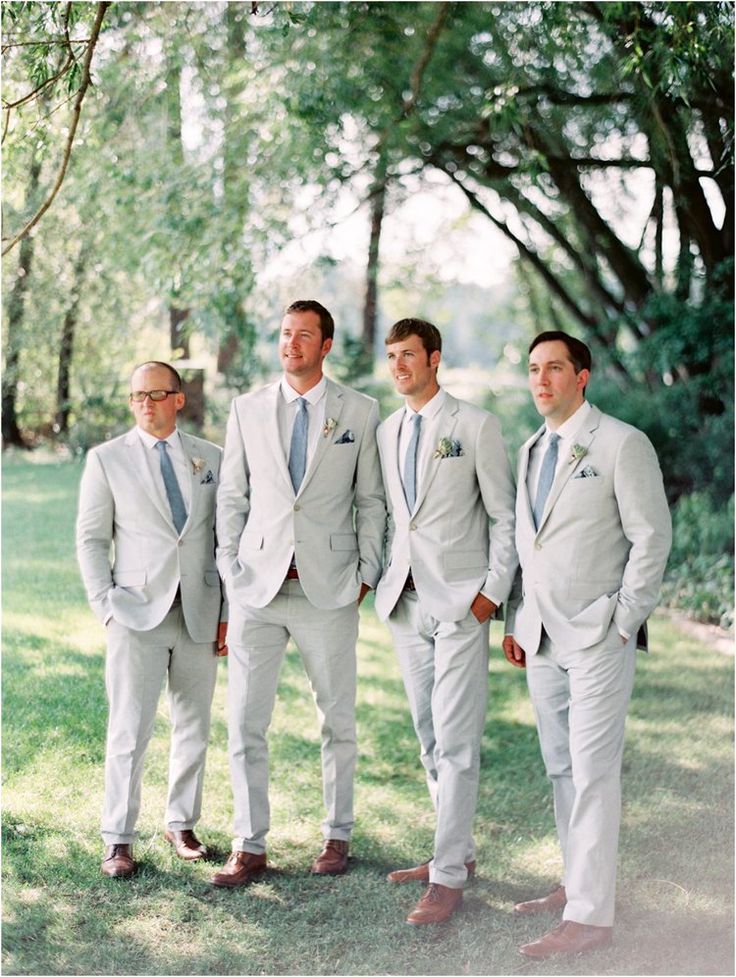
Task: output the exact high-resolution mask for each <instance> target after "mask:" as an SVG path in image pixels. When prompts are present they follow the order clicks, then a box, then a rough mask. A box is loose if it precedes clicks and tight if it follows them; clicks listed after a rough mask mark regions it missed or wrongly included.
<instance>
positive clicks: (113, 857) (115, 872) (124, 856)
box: [100, 845, 138, 879]
mask: <svg viewBox="0 0 736 977" xmlns="http://www.w3.org/2000/svg"><path fill="white" fill-rule="evenodd" d="M137 868H138V866H137V865H136V863H135V862H134V861H133V846H132V845H108V846H107V847H106V848H105V857H104V858H103V859H102V864H101V865H100V869H101V870H102V874H103V875H107V876H108V877H109V878H111V879H129V878H130V877H131V875H134V874H135V871H136V869H137Z"/></svg>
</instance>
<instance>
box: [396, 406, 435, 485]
mask: <svg viewBox="0 0 736 977" xmlns="http://www.w3.org/2000/svg"><path fill="white" fill-rule="evenodd" d="M446 397H447V394H446V393H445V391H444V390H443V389H442V388H441V387H440V389H439V390H438V391H437V393H436V394H435V395H434V397H432V399H431V400H428V401H427V403H426V404H425V405H424V407H422V409H421V410H419V411H415V410H412V408H411V407H409V405H408V404H407V405H406V407H405V408H404V416H403V417H402V419H401V429H400V431H399V444H398V452H399V473H400V475H401V483H402V485H403V483H404V467H405V465H406V453H407V451H408V450H409V442H410V441H411V436H412V432H413V430H414V423H413V421H414V418H415V417H416V415H417V414H421V415H422V426H421V428H420V429H419V444H418V445H417V467H416V472H417V498H419V494H420V492H421V490H422V476H423V475H424V473H425V471H426V470H427V464H428V462H429V458H430V456H431V455H432V454H434V452H435V450H436V448H437V445H438V443H439V440H440V437H441V436H442V435H441V434H440V433H439V423H440V412H441V410H442V408H443V407H444V406H445V399H446ZM404 488H406V486H404Z"/></svg>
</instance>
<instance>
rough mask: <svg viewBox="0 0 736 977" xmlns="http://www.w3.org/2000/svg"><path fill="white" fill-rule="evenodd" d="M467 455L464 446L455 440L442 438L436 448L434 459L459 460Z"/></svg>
mask: <svg viewBox="0 0 736 977" xmlns="http://www.w3.org/2000/svg"><path fill="white" fill-rule="evenodd" d="M462 454H465V452H464V451H463V446H462V445H461V444H460V442H459V441H456V440H455V438H440V441H439V444H438V445H437V447H436V448H435V452H434V455H433V456H432V457H433V458H459V457H460V455H462Z"/></svg>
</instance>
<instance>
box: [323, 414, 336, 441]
mask: <svg viewBox="0 0 736 977" xmlns="http://www.w3.org/2000/svg"><path fill="white" fill-rule="evenodd" d="M336 427H337V421H336V420H335V418H334V417H328V418H327V420H326V421H325V426H324V427H323V428H322V437H323V438H329V436H330V435H331V434H332V432H333V431H334V430H335V428H336Z"/></svg>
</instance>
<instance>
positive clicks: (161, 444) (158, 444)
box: [156, 441, 169, 451]
mask: <svg viewBox="0 0 736 977" xmlns="http://www.w3.org/2000/svg"><path fill="white" fill-rule="evenodd" d="M168 446H169V442H168V441H157V442H156V447H157V448H158V450H159V451H165V450H166V449H167V448H168Z"/></svg>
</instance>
